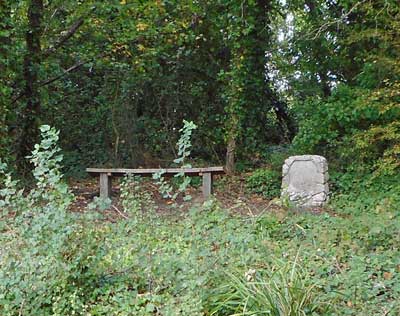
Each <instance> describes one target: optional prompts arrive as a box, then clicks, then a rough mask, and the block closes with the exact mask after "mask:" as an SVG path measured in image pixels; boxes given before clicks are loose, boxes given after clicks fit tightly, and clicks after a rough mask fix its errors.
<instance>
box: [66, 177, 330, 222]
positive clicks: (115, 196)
mask: <svg viewBox="0 0 400 316" xmlns="http://www.w3.org/2000/svg"><path fill="white" fill-rule="evenodd" d="M247 176H248V174H240V175H237V176H230V177H226V176H217V177H216V179H215V182H214V197H215V199H216V200H217V202H218V203H219V205H220V207H221V208H223V209H225V210H228V211H229V212H231V213H236V214H241V215H244V216H246V215H247V216H254V215H260V214H262V213H264V212H273V213H275V214H278V215H281V216H285V215H286V214H287V211H286V210H284V209H283V208H282V207H281V206H279V203H277V200H268V199H266V198H264V197H262V196H261V195H256V194H252V193H249V192H247V190H246V189H245V179H246V177H247ZM119 181H120V180H119V179H116V180H115V181H113V187H112V189H113V190H112V205H111V207H110V208H109V209H108V210H106V211H104V212H103V215H107V216H106V217H107V219H108V220H111V221H116V220H118V219H120V218H123V217H127V216H128V214H127V213H125V212H124V210H123V207H122V205H121V203H120V191H121V190H120V183H119ZM69 185H70V188H71V189H72V191H73V193H74V194H75V196H76V200H75V202H74V203H73V205H72V208H71V209H72V211H74V212H83V211H85V210H86V209H87V206H88V204H89V203H90V202H91V201H93V199H94V198H95V197H96V196H98V195H99V184H98V179H97V178H89V179H84V180H70V182H69ZM141 186H142V187H143V191H147V192H149V193H150V194H151V196H152V200H153V201H154V202H155V206H156V212H157V213H159V214H160V215H161V214H163V215H173V214H176V213H177V212H180V213H184V212H187V211H188V210H189V209H190V208H192V207H195V206H199V205H201V204H202V203H203V202H204V198H203V196H202V192H201V186H193V187H189V188H188V190H187V193H188V194H190V195H191V196H192V199H191V200H190V201H187V202H185V201H183V199H182V197H178V199H177V200H176V204H177V205H178V207H177V206H176V205H175V206H173V204H174V203H173V201H171V200H169V199H164V198H162V196H161V195H160V193H159V191H158V187H157V185H156V184H155V183H154V182H153V181H152V180H149V179H148V178H145V179H144V180H143V182H142V183H141ZM311 211H312V212H313V213H316V214H319V213H321V212H325V211H328V210H323V209H319V208H315V209H312V210H311Z"/></svg>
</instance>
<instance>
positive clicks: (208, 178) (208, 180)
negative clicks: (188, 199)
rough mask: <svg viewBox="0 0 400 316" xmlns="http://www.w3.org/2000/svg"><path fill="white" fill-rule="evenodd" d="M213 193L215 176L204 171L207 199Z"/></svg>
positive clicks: (204, 190) (205, 195)
mask: <svg viewBox="0 0 400 316" xmlns="http://www.w3.org/2000/svg"><path fill="white" fill-rule="evenodd" d="M212 193H213V176H212V173H211V172H204V173H203V196H204V198H205V199H207V198H208V197H210V195H211V194H212Z"/></svg>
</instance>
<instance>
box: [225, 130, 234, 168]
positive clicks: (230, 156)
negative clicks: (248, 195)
mask: <svg viewBox="0 0 400 316" xmlns="http://www.w3.org/2000/svg"><path fill="white" fill-rule="evenodd" d="M235 150H236V139H235V137H234V136H231V137H230V138H229V139H228V143H227V147H226V164H225V171H226V173H227V174H233V173H234V172H235Z"/></svg>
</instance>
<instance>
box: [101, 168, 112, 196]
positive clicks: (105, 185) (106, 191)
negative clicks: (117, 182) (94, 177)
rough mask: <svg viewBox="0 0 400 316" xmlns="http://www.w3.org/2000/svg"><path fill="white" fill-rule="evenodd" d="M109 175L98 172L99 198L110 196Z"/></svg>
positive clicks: (110, 181)
mask: <svg viewBox="0 0 400 316" xmlns="http://www.w3.org/2000/svg"><path fill="white" fill-rule="evenodd" d="M111 183H112V180H111V175H108V174H107V173H100V198H102V199H106V198H111Z"/></svg>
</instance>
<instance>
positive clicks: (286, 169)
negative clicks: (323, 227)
mask: <svg viewBox="0 0 400 316" xmlns="http://www.w3.org/2000/svg"><path fill="white" fill-rule="evenodd" d="M328 180H329V175H328V163H327V161H326V159H325V158H324V157H322V156H317V155H303V156H292V157H289V158H288V159H286V160H285V163H284V165H283V167H282V197H283V198H287V199H289V201H291V202H294V203H295V204H296V205H298V206H304V207H312V206H322V205H324V204H325V203H326V202H327V201H328V198H329V185H328Z"/></svg>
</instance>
